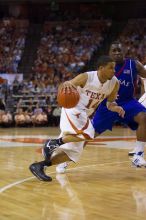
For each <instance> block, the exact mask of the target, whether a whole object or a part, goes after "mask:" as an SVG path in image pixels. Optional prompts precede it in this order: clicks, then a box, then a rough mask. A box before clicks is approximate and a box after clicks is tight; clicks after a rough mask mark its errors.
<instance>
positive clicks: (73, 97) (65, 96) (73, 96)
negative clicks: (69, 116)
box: [57, 87, 80, 108]
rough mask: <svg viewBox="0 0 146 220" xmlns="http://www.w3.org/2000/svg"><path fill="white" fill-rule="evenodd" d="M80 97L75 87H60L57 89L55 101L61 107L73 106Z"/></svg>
mask: <svg viewBox="0 0 146 220" xmlns="http://www.w3.org/2000/svg"><path fill="white" fill-rule="evenodd" d="M79 99H80V95H79V93H78V91H77V89H76V88H73V87H72V88H62V89H60V90H59V91H58V95H57V101H58V104H59V105H60V106H61V107H64V108H74V107H75V106H76V105H77V104H78V102H79Z"/></svg>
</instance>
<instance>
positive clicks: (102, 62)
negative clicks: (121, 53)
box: [97, 55, 114, 68]
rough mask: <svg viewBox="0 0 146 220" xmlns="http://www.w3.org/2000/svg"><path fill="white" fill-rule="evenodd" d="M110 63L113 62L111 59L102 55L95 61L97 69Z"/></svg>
mask: <svg viewBox="0 0 146 220" xmlns="http://www.w3.org/2000/svg"><path fill="white" fill-rule="evenodd" d="M110 62H114V61H113V59H112V58H111V57H110V56H106V55H103V56H101V57H99V59H98V61H97V68H99V67H100V66H106V65H107V64H108V63H110Z"/></svg>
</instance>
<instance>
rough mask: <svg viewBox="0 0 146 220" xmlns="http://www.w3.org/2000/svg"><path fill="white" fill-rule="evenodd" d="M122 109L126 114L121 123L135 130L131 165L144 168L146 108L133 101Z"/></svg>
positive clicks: (125, 104)
mask: <svg viewBox="0 0 146 220" xmlns="http://www.w3.org/2000/svg"><path fill="white" fill-rule="evenodd" d="M122 107H123V108H124V110H125V112H126V113H125V117H124V119H123V120H122V121H123V122H124V123H126V124H127V125H128V126H129V127H130V128H131V129H132V130H136V136H137V142H136V147H135V151H134V155H133V158H132V164H133V165H135V166H137V167H141V166H145V161H144V158H143V152H144V145H145V142H146V108H145V107H144V106H142V105H141V104H140V103H139V102H138V101H137V100H135V99H133V100H130V101H128V102H125V103H124V104H123V105H122Z"/></svg>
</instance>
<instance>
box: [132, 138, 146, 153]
mask: <svg viewBox="0 0 146 220" xmlns="http://www.w3.org/2000/svg"><path fill="white" fill-rule="evenodd" d="M145 144H146V142H142V141H136V143H135V148H134V151H135V153H136V154H138V153H139V152H144V146H145Z"/></svg>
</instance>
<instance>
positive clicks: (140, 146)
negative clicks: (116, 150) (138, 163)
mask: <svg viewBox="0 0 146 220" xmlns="http://www.w3.org/2000/svg"><path fill="white" fill-rule="evenodd" d="M138 102H139V103H140V104H141V105H143V106H144V107H146V93H144V94H143V95H142V97H141V98H140V99H139V100H138ZM144 145H145V143H143V142H140V141H136V143H135V147H134V149H133V150H132V151H130V152H129V153H128V155H129V156H134V154H137V152H141V153H139V154H141V155H143V154H144Z"/></svg>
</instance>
